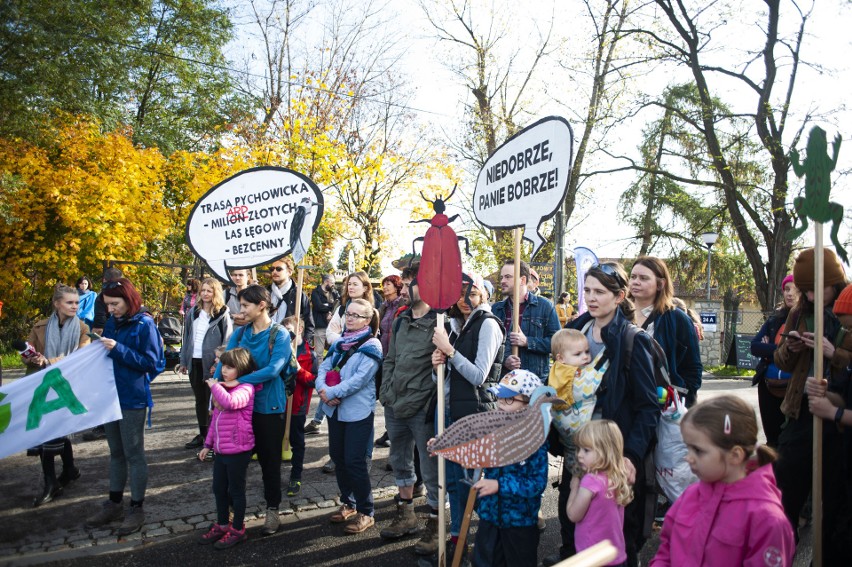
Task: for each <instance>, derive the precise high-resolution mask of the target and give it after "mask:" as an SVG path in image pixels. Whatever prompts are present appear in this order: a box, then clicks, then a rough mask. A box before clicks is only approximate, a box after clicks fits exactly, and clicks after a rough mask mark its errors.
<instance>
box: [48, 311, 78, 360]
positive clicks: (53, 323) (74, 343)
mask: <svg viewBox="0 0 852 567" xmlns="http://www.w3.org/2000/svg"><path fill="white" fill-rule="evenodd" d="M78 346H80V319H79V318H78V317H77V316H76V315H74V316H73V317H69V318H68V319H66V320H65V324H64V325H62V328H60V327H59V315H58V314H57V313H56V311H54V312H53V314H52V315H51V316H50V319H48V320H47V327H46V328H45V331H44V353H43V354H44V356H45V358H47V359H49V360H50V359H54V358H59V357H62V356H66V355H69V354H71V353H72V352H74V351H75V350H77V347H78Z"/></svg>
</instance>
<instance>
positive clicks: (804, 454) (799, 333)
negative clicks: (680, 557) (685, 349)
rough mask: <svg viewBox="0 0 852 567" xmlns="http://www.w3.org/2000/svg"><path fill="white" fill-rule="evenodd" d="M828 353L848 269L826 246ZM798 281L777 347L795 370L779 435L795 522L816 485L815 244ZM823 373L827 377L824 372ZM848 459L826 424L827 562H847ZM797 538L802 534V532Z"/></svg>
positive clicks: (783, 481)
mask: <svg viewBox="0 0 852 567" xmlns="http://www.w3.org/2000/svg"><path fill="white" fill-rule="evenodd" d="M823 252H824V265H825V269H824V282H825V289H824V294H823V298H824V299H823V305H822V306H821V308H822V309H823V310H824V319H823V353H822V354H823V356H824V357H825V359H826V360H825V364H824V368H826V369H829V368H830V367H831V366H832V364H833V358H834V355H835V352H834V351H835V349H834V344H833V342H832V341H835V340H836V337H837V333H838V331H839V330H840V328H841V327H840V322H839V321H838V319H837V317H835V316H834V313H833V312H832V310H831V308H832V306H833V304H834V302H835V300H836V299H837V297H838V295H839V294H840V292H841V291H843V288H844V287H846V274H845V273H844V271H843V266H842V265H841V264H840V261H839V260H838V259H837V256H835V255H834V252H832V251H831V250H828V249H824V251H823ZM793 281H794V282H795V284H796V287H798V288H799V290H801V292H802V295H801V297H800V298H799V301H798V303H797V304H796V305H795V306H794V307H793V309H791V310H790V314H789V315H788V316H787V321H786V322H785V323H784V327H785V329H786V330H787V333H789V334H788V335H787V336H786V337H784V338H783V339H782V341H781V343H780V344H779V345H778V348H777V350H776V351H775V364H776V365H777V366H778V368H779V369H781V370H783V371H786V372H789V373H790V374H791V375H792V376H791V378H790V383H789V385H788V387H787V392H786V394H785V396H784V400H783V402H782V403H781V411H782V412H783V413H784V415H785V416H786V418H787V424H786V425H785V427H784V429H783V430H782V431H781V434H780V435H779V437H778V452H779V454H780V458H779V459H778V461H777V463H776V464H775V475H776V477H777V481H778V487H779V488H780V489H781V502H782V504H783V505H784V513H785V514H786V515H787V518H788V519H789V520H790V523H791V524H792V525H793V527H794V528H795V527H796V526H797V525H798V520H799V514H800V512H801V511H802V507H803V506H804V504H805V500H807V497H808V494H809V493H810V489H811V479H812V461H813V458H812V453H813V417H812V416H811V413H810V411H809V409H808V396H807V395H805V383H806V380H807V378H808V376H809V375H811V374H813V359H814V351H813V349H814V310H815V305H814V249H812V248H809V249H807V250H804V251H802V253H801V254H799V256H798V257H797V258H796V263H795V265H794V267H793ZM819 378H822V377H819ZM842 462H843V438H842V436H841V434H840V433H839V432H838V431H837V428H831V427H826V428H823V466H822V471H823V478H822V485H823V526H825V529H824V530H823V553H824V564H825V565H848V557H846V556H845V552H844V546H846V545H848V542H846V541H843V540H844V537H839V538H838V537H837V533H836V530H834V529H832V528H833V527H834V526H836V525H839V522H838V520H839V519H840V518H841V517H842V516H841V515H842V514H843V513H844V508H845V507H846V502H845V500H846V487H845V478H844V470H843V467H842V465H840V464H839V463H842ZM797 540H798V537H797Z"/></svg>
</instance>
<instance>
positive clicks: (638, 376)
mask: <svg viewBox="0 0 852 567" xmlns="http://www.w3.org/2000/svg"><path fill="white" fill-rule="evenodd" d="M583 293H584V296H585V301H586V306H587V307H588V311H587V312H586V313H583V314H582V315H580V316H579V317H578V318H577V319H575V320H574V321H571V322H570V323H568V328H571V329H578V330H580V331H582V332H583V333H584V334H585V335H586V337H587V339H588V341H589V349H590V351H591V355H592V359H593V360H594V359H595V358H597V357H598V355H599V354H601V353H602V352H603V354H602V356H601V357H600V359H598V360H599V362H598V364H599V365H601V366H600V368H601V370H603V374H602V378H601V382H600V384H599V385H598V387H597V394H596V403H595V409H594V411H593V416H592V419H611V420H613V421H614V422H615V423H616V424H617V425H618V428H619V430H621V434H622V435H623V436H624V456H625V457H626V458H627V460H628V461H629V463H630V464H632V465H633V466H632V468H633V469H634V470H635V474H636V482H635V484H634V485H633V490H634V494H635V498H634V499H633V502H631V503H630V504H629V505H628V506H627V507H626V508H625V510H624V540H625V546H626V550H627V564H628V565H636V564H637V561H638V554H639V551H640V550H641V549H642V546H643V545H644V544H645V537H644V536H643V526H644V521H645V518H644V516H645V507H646V506H645V497H646V495H647V493H648V491H647V488H646V486H645V466H644V463H645V459H646V458H647V457H649V456H650V452H651V441H652V440H653V439H654V435H655V432H656V429H657V423H658V421H659V417H660V407H659V405H658V404H657V384H656V381H655V379H654V371H653V368H652V365H651V354H650V353H651V343H650V340H649V337H648V335H646V334H644V333H640V334H638V335H636V336H635V338H634V341H633V352H632V354H631V357H630V360H629V361H628V360H625V358H626V354H627V353H626V346H627V345H626V343H625V338H624V337H625V330H626V329H627V327H628V324H629V323H631V322H632V321H633V316H634V308H633V303H632V302H631V301H630V300H629V299H628V298H627V275H626V274H625V273H624V269H623V268H622V267H621V266H620V265H618V264H615V263H604V264H598V265H596V266H593V267H592V268H590V269H589V271H588V272H586V278H585V281H584V283H583ZM567 461H568V460H567V459H566V463H567ZM571 475H572V471H571V470H570V469H568V468H565V469H563V471H562V480H561V482H560V484H559V523H560V525H561V536H562V546H561V547H560V549H559V557H549V558H546V560H545V564H546V565H553V564H555V563H557V562H558V561H560V560H561V559H564V558H566V557H570V556H571V555H574V554H575V553H576V549H575V547H574V524H572V523H571V522H570V520H569V519H568V516H567V513H566V510H565V506H566V504H567V503H568V498H569V496H570V494H571V488H570V485H571ZM651 482H653V479H651ZM650 497H652V498H655V496H654V495H653V494H651V495H650ZM652 509H653V508H652Z"/></svg>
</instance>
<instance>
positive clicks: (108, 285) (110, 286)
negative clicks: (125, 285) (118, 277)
mask: <svg viewBox="0 0 852 567" xmlns="http://www.w3.org/2000/svg"><path fill="white" fill-rule="evenodd" d="M117 287H121V282H107V283H105V284H104V289H115V288H117Z"/></svg>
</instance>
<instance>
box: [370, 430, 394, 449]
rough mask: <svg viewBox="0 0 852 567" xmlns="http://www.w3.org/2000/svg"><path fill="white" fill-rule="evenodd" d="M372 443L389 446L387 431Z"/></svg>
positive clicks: (377, 445) (378, 445)
mask: <svg viewBox="0 0 852 567" xmlns="http://www.w3.org/2000/svg"><path fill="white" fill-rule="evenodd" d="M373 445H374V446H376V447H390V439H388V432H387V431H385V432H384V433H383V434H382V436H381V437H379V438H378V439H376V441H375V443H373Z"/></svg>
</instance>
